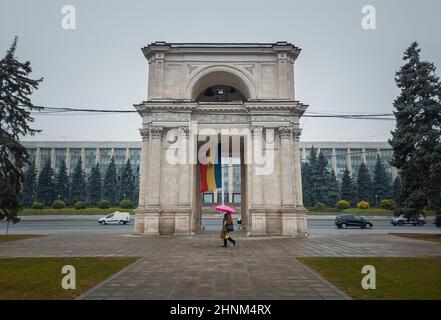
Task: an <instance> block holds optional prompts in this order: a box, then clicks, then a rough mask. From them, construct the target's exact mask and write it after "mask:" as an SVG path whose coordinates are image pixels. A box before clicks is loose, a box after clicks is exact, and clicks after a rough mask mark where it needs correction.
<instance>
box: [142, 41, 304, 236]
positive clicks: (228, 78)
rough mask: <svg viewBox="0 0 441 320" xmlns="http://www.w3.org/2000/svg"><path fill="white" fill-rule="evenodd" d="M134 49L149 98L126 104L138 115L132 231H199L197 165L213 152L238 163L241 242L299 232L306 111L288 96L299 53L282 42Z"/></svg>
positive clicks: (155, 45)
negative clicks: (145, 71)
mask: <svg viewBox="0 0 441 320" xmlns="http://www.w3.org/2000/svg"><path fill="white" fill-rule="evenodd" d="M142 52H143V53H144V56H145V57H146V59H147V61H148V63H149V76H148V100H147V101H144V102H142V103H140V104H137V105H135V108H136V110H137V111H138V113H139V114H140V115H141V117H142V128H141V130H140V131H141V136H142V154H141V167H140V190H139V206H138V208H137V209H136V210H135V213H136V217H135V230H134V232H135V234H142V235H191V234H194V232H196V231H197V230H198V228H199V227H200V225H201V216H202V209H201V197H202V193H201V179H202V178H203V177H205V174H203V173H202V171H201V168H202V167H203V166H204V164H205V165H207V163H208V165H210V164H211V163H212V161H213V159H218V158H217V157H213V156H211V155H214V154H215V152H216V150H218V151H219V152H220V153H221V154H222V159H224V158H228V157H237V158H240V169H241V170H240V178H241V181H240V186H241V201H240V207H241V215H242V224H243V227H244V229H245V230H246V232H247V235H248V236H262V235H284V236H302V235H305V233H306V231H307V220H306V210H305V208H304V207H303V201H302V186H301V185H302V183H301V168H300V153H299V138H300V134H301V129H300V127H299V118H300V116H301V115H302V114H303V113H304V112H305V110H306V108H307V106H306V105H304V104H302V103H300V102H299V101H297V100H296V99H295V92H294V63H295V61H296V59H297V57H298V55H299V53H300V49H299V48H297V47H295V46H294V45H292V44H291V43H287V42H277V43H166V42H154V43H151V44H150V45H148V46H146V47H144V48H143V49H142ZM219 146H220V148H218V147H219ZM222 161H223V160H222Z"/></svg>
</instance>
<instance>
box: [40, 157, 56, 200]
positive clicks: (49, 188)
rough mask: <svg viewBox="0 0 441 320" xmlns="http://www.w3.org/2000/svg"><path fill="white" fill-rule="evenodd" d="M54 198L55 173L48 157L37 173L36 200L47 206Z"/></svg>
mask: <svg viewBox="0 0 441 320" xmlns="http://www.w3.org/2000/svg"><path fill="white" fill-rule="evenodd" d="M55 198H56V197H55V173H54V170H53V169H52V164H51V160H50V159H48V160H47V161H46V164H45V165H44V167H43V168H42V169H41V171H40V174H39V175H38V183H37V200H38V201H40V202H42V203H43V204H44V205H46V206H49V205H51V204H52V202H53V201H54V200H55Z"/></svg>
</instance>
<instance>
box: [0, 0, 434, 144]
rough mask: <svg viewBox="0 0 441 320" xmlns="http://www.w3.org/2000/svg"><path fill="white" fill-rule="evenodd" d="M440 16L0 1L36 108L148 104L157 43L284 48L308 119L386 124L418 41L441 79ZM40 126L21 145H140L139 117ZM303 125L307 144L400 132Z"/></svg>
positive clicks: (39, 122)
mask: <svg viewBox="0 0 441 320" xmlns="http://www.w3.org/2000/svg"><path fill="white" fill-rule="evenodd" d="M66 4H70V5H73V6H74V7H75V9H76V30H70V31H66V30H64V29H63V28H62V27H61V20H62V17H63V15H62V13H61V8H62V7H63V6H64V5H66ZM366 4H370V5H374V6H375V8H376V13H377V18H376V22H377V26H376V27H377V29H376V30H369V31H367V30H364V29H362V27H361V20H362V13H361V9H362V7H363V6H364V5H366ZM440 16H441V1H439V0H433V1H431V0H421V1H413V0H381V1H374V0H366V1H359V0H334V1H325V0H323V1H317V0H302V1H294V0H287V1H282V0H272V1H261V0H223V1H210V0H185V1H184V0H183V1H170V0H161V1H157V0H156V1H149V0H136V1H135V0H132V1H115V0H113V1H109V0H93V1H91V0H52V1H50V0H45V1H44V0H40V1H27V0H1V2H0V39H1V41H0V52H1V55H2V56H3V55H4V53H5V51H6V50H7V49H8V47H9V46H10V43H11V42H12V39H13V37H14V35H18V36H19V37H20V39H19V43H18V50H17V55H18V57H19V59H21V60H30V61H31V63H32V67H33V74H32V75H33V77H35V78H36V77H44V82H43V83H42V84H41V86H40V88H39V90H38V91H37V92H36V93H35V94H34V95H33V102H34V103H35V104H38V105H40V104H41V105H48V106H56V107H80V108H86V107H87V108H105V109H129V108H131V107H132V105H133V104H135V103H139V102H140V101H142V100H145V99H146V98H147V72H148V65H147V62H146V60H145V58H144V56H143V55H142V53H141V50H140V48H141V47H143V46H144V45H146V44H148V43H150V42H154V41H158V40H164V41H169V42H275V41H289V42H292V43H294V44H295V45H296V46H298V47H300V48H302V52H301V55H300V57H299V59H298V60H297V62H296V66H295V87H296V99H297V100H300V101H301V102H303V103H305V104H309V105H310V107H309V109H308V111H311V112H381V113H388V112H392V103H393V100H394V98H395V97H396V96H397V94H398V90H397V88H396V87H395V83H394V74H395V72H396V71H397V70H398V68H399V67H400V65H401V64H402V60H401V59H402V55H403V51H404V50H405V48H406V47H407V46H409V44H410V43H411V42H412V41H415V40H416V41H418V42H419V43H420V45H421V47H422V54H423V58H424V59H427V60H430V61H432V62H434V63H435V65H436V66H437V67H439V68H441V36H440V31H441V19H440ZM439 74H441V70H440V72H439ZM35 118H36V122H35V124H34V127H35V128H39V129H42V130H43V132H42V133H41V134H38V135H36V136H35V137H32V138H26V140H101V141H113V140H120V141H121V140H140V137H139V133H138V128H139V127H140V125H141V121H140V117H139V116H138V115H137V114H129V115H115V114H112V115H103V114H100V115H87V116H84V115H69V116H67V115H51V116H49V115H36V116H35ZM302 126H303V135H302V140H303V141H312V140H322V141H326V140H334V141H337V140H340V141H354V140H375V141H381V140H386V139H387V138H389V136H390V130H391V129H393V127H394V123H393V122H384V121H383V122H382V121H367V120H338V119H310V118H309V119H303V120H302Z"/></svg>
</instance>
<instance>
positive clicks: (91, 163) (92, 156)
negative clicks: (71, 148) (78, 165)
mask: <svg viewBox="0 0 441 320" xmlns="http://www.w3.org/2000/svg"><path fill="white" fill-rule="evenodd" d="M84 152H85V153H86V160H85V171H86V174H87V175H89V174H90V173H91V172H92V168H93V167H95V165H96V149H85V150H84Z"/></svg>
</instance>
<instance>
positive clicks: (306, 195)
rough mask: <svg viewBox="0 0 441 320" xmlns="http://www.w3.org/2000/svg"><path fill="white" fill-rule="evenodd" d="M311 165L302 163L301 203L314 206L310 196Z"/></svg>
mask: <svg viewBox="0 0 441 320" xmlns="http://www.w3.org/2000/svg"><path fill="white" fill-rule="evenodd" d="M311 184H312V182H311V165H310V164H309V163H308V162H304V163H303V164H302V191H303V205H304V206H305V207H312V206H314V204H313V201H312V198H311Z"/></svg>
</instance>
